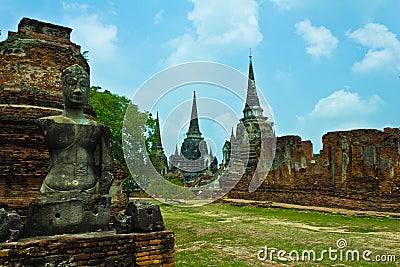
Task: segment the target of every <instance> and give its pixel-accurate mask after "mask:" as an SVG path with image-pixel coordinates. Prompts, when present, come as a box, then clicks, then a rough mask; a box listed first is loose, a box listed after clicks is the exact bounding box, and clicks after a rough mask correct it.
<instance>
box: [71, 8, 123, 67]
mask: <svg viewBox="0 0 400 267" xmlns="http://www.w3.org/2000/svg"><path fill="white" fill-rule="evenodd" d="M67 24H68V25H69V26H70V27H72V28H73V29H74V30H73V31H72V39H73V41H74V42H75V43H78V44H80V45H81V46H82V49H83V50H88V51H89V59H90V60H91V61H92V59H93V60H99V61H107V60H111V59H113V58H114V57H115V55H116V41H117V32H118V30H117V27H116V26H115V25H104V24H103V23H101V21H100V18H99V16H98V15H96V14H92V15H79V16H77V17H68V18H67Z"/></svg>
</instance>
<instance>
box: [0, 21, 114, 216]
mask: <svg viewBox="0 0 400 267" xmlns="http://www.w3.org/2000/svg"><path fill="white" fill-rule="evenodd" d="M71 31H72V29H70V28H67V27H62V26H58V25H53V24H50V23H44V22H40V21H37V20H33V19H28V18H23V19H22V20H21V21H20V23H19V25H18V32H9V33H8V38H7V40H5V41H3V42H0V162H1V164H0V206H5V207H6V208H8V209H16V210H17V211H18V212H19V213H20V214H25V210H24V208H25V207H26V206H27V205H28V203H29V202H30V201H32V200H33V199H34V198H36V197H37V196H38V194H39V188H40V186H41V184H42V181H43V179H44V178H45V176H46V174H47V168H48V166H49V156H48V152H47V149H46V147H45V144H44V140H43V136H42V132H41V131H40V129H39V127H38V126H37V124H36V119H38V118H40V117H45V116H51V115H59V114H60V113H61V112H62V110H63V97H62V91H61V71H62V70H63V69H65V68H67V67H69V66H71V65H73V64H79V65H81V66H82V67H83V68H84V69H85V70H86V71H87V72H89V65H88V64H87V62H86V60H85V59H84V58H83V56H82V54H81V51H80V46H79V45H77V44H75V43H72V42H71V41H70V33H71ZM85 113H86V114H88V116H95V111H94V110H93V108H92V107H91V106H87V107H86V108H85ZM117 173H120V172H117Z"/></svg>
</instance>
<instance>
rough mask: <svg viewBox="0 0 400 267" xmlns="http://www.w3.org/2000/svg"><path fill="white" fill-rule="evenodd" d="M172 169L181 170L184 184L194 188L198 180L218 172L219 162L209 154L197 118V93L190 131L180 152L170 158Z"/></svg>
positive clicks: (194, 95)
mask: <svg viewBox="0 0 400 267" xmlns="http://www.w3.org/2000/svg"><path fill="white" fill-rule="evenodd" d="M169 159H170V162H171V165H172V166H171V169H172V170H175V169H176V168H177V169H179V170H181V171H182V173H183V176H184V183H185V185H187V186H192V185H193V183H195V182H196V179H198V178H200V177H202V176H212V175H214V174H215V172H216V171H217V166H218V161H217V158H216V157H214V155H213V154H212V151H210V153H209V152H208V148H207V143H206V141H205V140H204V137H202V134H201V132H200V127H199V120H198V116H197V101H196V92H194V93H193V102H192V113H191V115H190V124H189V130H188V132H187V133H186V138H185V139H184V140H183V143H182V146H181V154H178V151H176V152H175V154H174V155H171V156H170V158H169Z"/></svg>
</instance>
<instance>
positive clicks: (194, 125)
mask: <svg viewBox="0 0 400 267" xmlns="http://www.w3.org/2000/svg"><path fill="white" fill-rule="evenodd" d="M186 135H187V137H194V138H201V132H200V128H199V119H198V117H197V103H196V91H194V92H193V103H192V114H191V116H190V124H189V130H188V132H187V133H186Z"/></svg>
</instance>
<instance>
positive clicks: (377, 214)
mask: <svg viewBox="0 0 400 267" xmlns="http://www.w3.org/2000/svg"><path fill="white" fill-rule="evenodd" d="M222 201H223V202H224V203H228V204H231V205H235V206H240V205H254V206H258V207H270V208H284V209H298V210H312V211H319V212H329V213H338V214H345V215H357V216H369V217H385V218H392V219H400V213H397V212H382V211H365V210H348V209H339V208H327V207H317V206H302V205H295V204H287V203H278V202H272V201H256V200H246V199H233V198H224V199H222Z"/></svg>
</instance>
